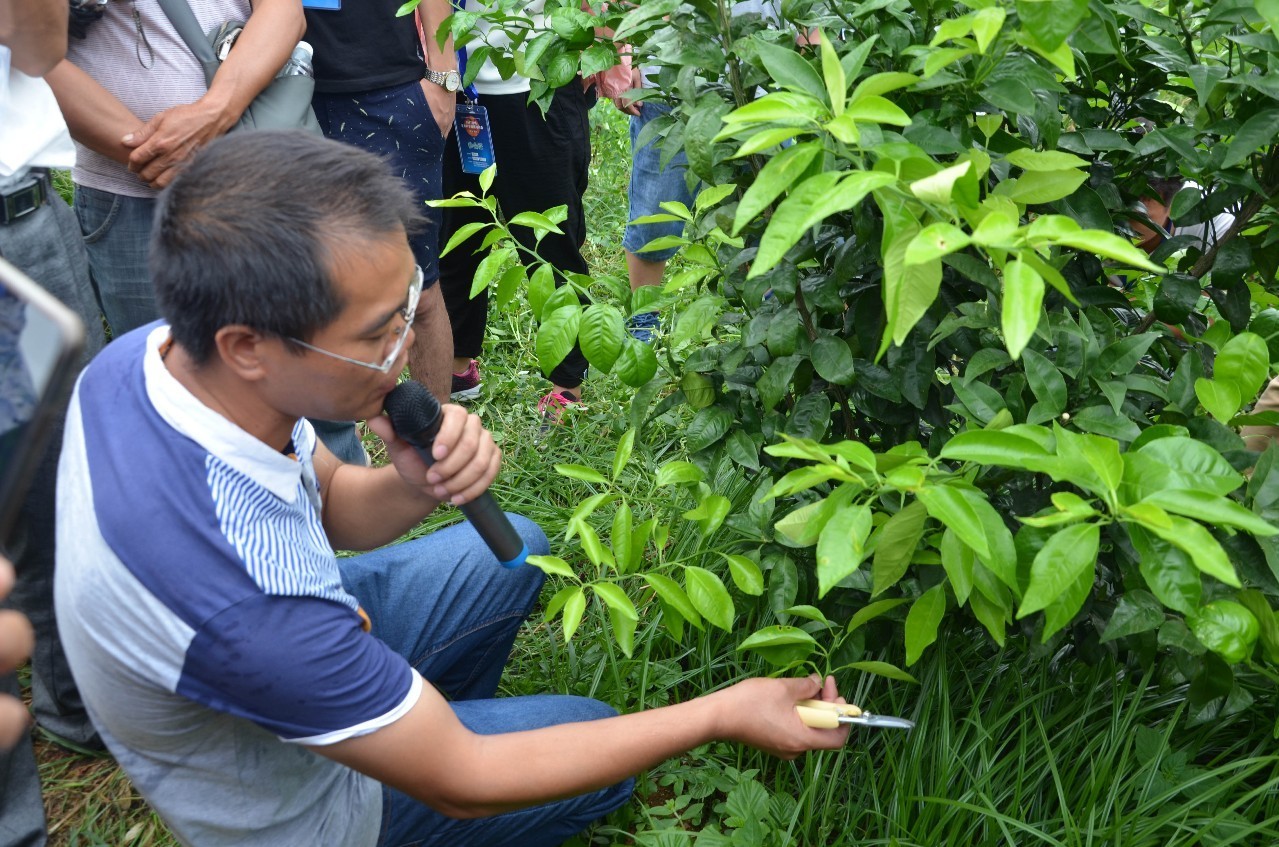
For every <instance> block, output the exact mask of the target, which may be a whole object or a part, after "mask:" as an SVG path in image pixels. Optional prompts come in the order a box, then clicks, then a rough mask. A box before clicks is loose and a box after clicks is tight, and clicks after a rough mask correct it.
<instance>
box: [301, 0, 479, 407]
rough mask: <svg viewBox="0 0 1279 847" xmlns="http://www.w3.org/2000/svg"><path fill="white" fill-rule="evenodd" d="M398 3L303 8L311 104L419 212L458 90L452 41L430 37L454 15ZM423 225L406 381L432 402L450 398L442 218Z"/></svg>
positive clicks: (441, 1)
mask: <svg viewBox="0 0 1279 847" xmlns="http://www.w3.org/2000/svg"><path fill="white" fill-rule="evenodd" d="M401 4H402V0H366V2H362V3H352V2H348V3H346V4H345V5H343V6H342V7H341V8H339V9H330V8H319V7H318V5H317V6H316V7H311V6H310V5H309V4H304V5H307V6H308V8H306V40H307V41H308V42H309V43H310V44H311V46H312V47H313V48H314V49H315V58H314V68H315V96H314V97H313V99H312V101H311V103H312V106H313V107H314V109H315V116H316V118H317V119H318V120H319V122H320V128H321V129H322V130H323V132H324V134H325V136H327V137H329V138H332V139H335V140H337V141H344V142H347V143H348V144H354V145H355V146H357V147H361V148H363V149H365V150H369V151H370V152H373V153H377V154H379V155H381V156H383V157H385V158H386V159H387V161H388V162H389V163H390V165H391V169H392V170H393V171H394V172H395V173H396V174H397V175H399V176H400V177H401V178H402V179H403V180H404V181H405V184H406V185H408V187H409V189H410V190H411V191H412V192H413V196H414V197H415V198H416V199H417V201H418V202H419V203H423V204H424V203H425V202H426V201H427V200H438V199H439V198H440V197H441V196H442V195H441V193H440V192H441V188H440V180H441V173H440V171H441V167H442V163H443V159H444V148H445V144H446V142H447V141H448V135H449V132H450V130H451V129H452V128H453V105H454V102H455V97H456V95H455V94H454V92H456V91H457V89H458V76H457V57H456V55H455V54H454V52H453V48H452V41H451V39H450V40H449V41H446V42H445V45H444V46H443V47H440V46H439V44H438V42H437V41H436V40H435V33H436V30H437V29H438V27H439V25H440V22H441V21H443V20H444V18H446V17H447V16H448V15H449V13H450V12H451V11H452V9H451V8H450V6H449V2H448V0H423V2H422V3H421V4H419V5H418V8H417V14H418V17H419V19H420V20H421V25H422V32H423V33H424V37H419V35H418V28H417V25H416V24H415V22H414V18H413V16H411V15H405V16H400V17H397V16H396V10H397V9H398V8H399V7H400V5H401ZM424 210H425V212H426V215H425V218H424V220H425V223H424V225H423V226H422V227H421V228H420V229H419V231H417V232H415V233H412V234H411V235H410V236H409V242H410V244H411V245H412V247H413V255H414V257H416V259H417V263H418V266H419V267H421V268H422V273H423V275H424V277H425V287H424V288H423V290H422V298H421V300H420V301H419V303H418V315H417V326H418V331H417V332H416V333H415V340H414V342H413V346H412V347H411V348H410V350H409V373H410V374H411V375H412V376H413V378H414V379H416V380H417V381H419V382H421V383H422V384H423V385H425V386H426V387H427V388H429V389H431V392H432V393H433V394H435V395H436V396H437V397H445V396H447V395H448V393H449V391H450V380H449V360H450V358H451V356H452V350H453V331H452V328H451V327H450V325H449V320H448V313H447V312H446V310H445V306H444V298H443V297H442V296H441V294H440V286H439V285H437V284H436V282H437V280H438V279H439V234H440V211H439V210H438V209H431V208H428V207H425V206H424Z"/></svg>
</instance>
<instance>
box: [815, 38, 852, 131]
mask: <svg viewBox="0 0 1279 847" xmlns="http://www.w3.org/2000/svg"><path fill="white" fill-rule="evenodd" d="M817 40H818V41H820V42H821V53H822V81H823V82H825V84H826V96H827V97H829V98H830V110H831V114H833V115H835V116H837V117H838V116H839V115H840V113H842V112H843V111H844V104H845V101H846V98H847V96H848V82H847V79H846V78H845V76H844V66H843V65H841V64H840V63H839V54H838V53H836V52H835V48H834V46H832V45H831V43H830V39H829V38H827V37H826V34H825V33H823V32H821V31H820V30H819V31H818V33H817Z"/></svg>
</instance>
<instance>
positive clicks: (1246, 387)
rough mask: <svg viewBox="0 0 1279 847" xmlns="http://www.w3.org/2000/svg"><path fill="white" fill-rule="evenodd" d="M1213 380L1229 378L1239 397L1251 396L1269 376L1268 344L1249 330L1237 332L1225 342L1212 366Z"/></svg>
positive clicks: (1222, 380)
mask: <svg viewBox="0 0 1279 847" xmlns="http://www.w3.org/2000/svg"><path fill="white" fill-rule="evenodd" d="M1212 376H1213V380H1214V381H1216V382H1229V383H1231V384H1233V385H1234V386H1235V388H1236V389H1237V390H1238V392H1239V397H1240V398H1241V400H1252V398H1254V397H1256V396H1257V392H1259V391H1260V390H1261V387H1262V384H1263V383H1264V382H1265V381H1266V379H1267V377H1269V376H1270V348H1269V347H1267V346H1266V340H1265V339H1264V338H1262V337H1261V336H1260V335H1257V334H1256V333H1253V332H1241V333H1239V334H1238V335H1236V336H1234V337H1233V338H1231V339H1230V340H1229V341H1227V342H1226V344H1225V346H1224V347H1222V348H1221V352H1220V353H1218V354H1217V359H1216V361H1215V362H1214V364H1213V366H1212Z"/></svg>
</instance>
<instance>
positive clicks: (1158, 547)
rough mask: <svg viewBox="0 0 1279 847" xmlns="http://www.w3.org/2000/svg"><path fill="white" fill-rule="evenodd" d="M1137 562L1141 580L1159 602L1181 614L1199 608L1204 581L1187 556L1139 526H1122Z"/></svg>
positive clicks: (1186, 613)
mask: <svg viewBox="0 0 1279 847" xmlns="http://www.w3.org/2000/svg"><path fill="white" fill-rule="evenodd" d="M1125 528H1126V529H1127V530H1128V537H1129V538H1131V539H1132V544H1133V548H1134V549H1135V550H1136V551H1137V554H1138V556H1139V557H1140V560H1139V562H1138V566H1139V568H1140V570H1141V576H1142V579H1144V580H1145V581H1146V585H1147V586H1148V587H1149V588H1150V590H1151V592H1152V593H1153V594H1154V595H1155V597H1157V598H1159V602H1160V603H1163V604H1164V605H1165V606H1167V607H1168V608H1170V609H1175V610H1176V611H1178V612H1181V613H1182V614H1183V615H1188V614H1190V613H1192V612H1194V610H1195V609H1197V608H1199V601H1200V598H1201V597H1202V596H1203V580H1202V578H1201V577H1200V576H1199V570H1198V569H1197V568H1196V567H1195V565H1194V562H1193V561H1192V560H1191V558H1190V556H1189V555H1188V554H1187V553H1186V552H1185V551H1183V550H1181V549H1179V548H1177V547H1174V546H1173V545H1172V544H1170V543H1168V542H1167V541H1164V540H1163V539H1162V538H1159V537H1158V536H1152V535H1151V534H1150V533H1148V532H1146V531H1145V530H1144V529H1142V528H1141V527H1139V526H1134V525H1133V524H1131V523H1129V524H1126V527H1125Z"/></svg>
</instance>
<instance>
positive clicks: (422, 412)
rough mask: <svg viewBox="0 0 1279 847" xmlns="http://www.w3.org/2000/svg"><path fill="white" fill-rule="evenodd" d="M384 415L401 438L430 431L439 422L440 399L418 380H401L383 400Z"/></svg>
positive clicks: (432, 430)
mask: <svg viewBox="0 0 1279 847" xmlns="http://www.w3.org/2000/svg"><path fill="white" fill-rule="evenodd" d="M383 407H384V408H385V409H386V416H387V417H389V418H390V419H391V427H392V428H393V429H394V430H395V434H396V435H398V436H400V437H401V438H403V437H405V436H410V435H417V434H418V433H419V432H424V431H430V432H431V434H432V435H434V428H435V427H437V426H439V422H440V401H438V400H436V399H435V395H434V394H432V393H431V392H430V391H428V390H427V389H426V387H425V386H424V385H422V383H420V382H414V381H413V380H411V379H410V380H408V381H406V382H401V383H400V384H399V385H397V386H395V388H393V389H391V393H390V394H387V395H386V400H385V401H384V402H383Z"/></svg>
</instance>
